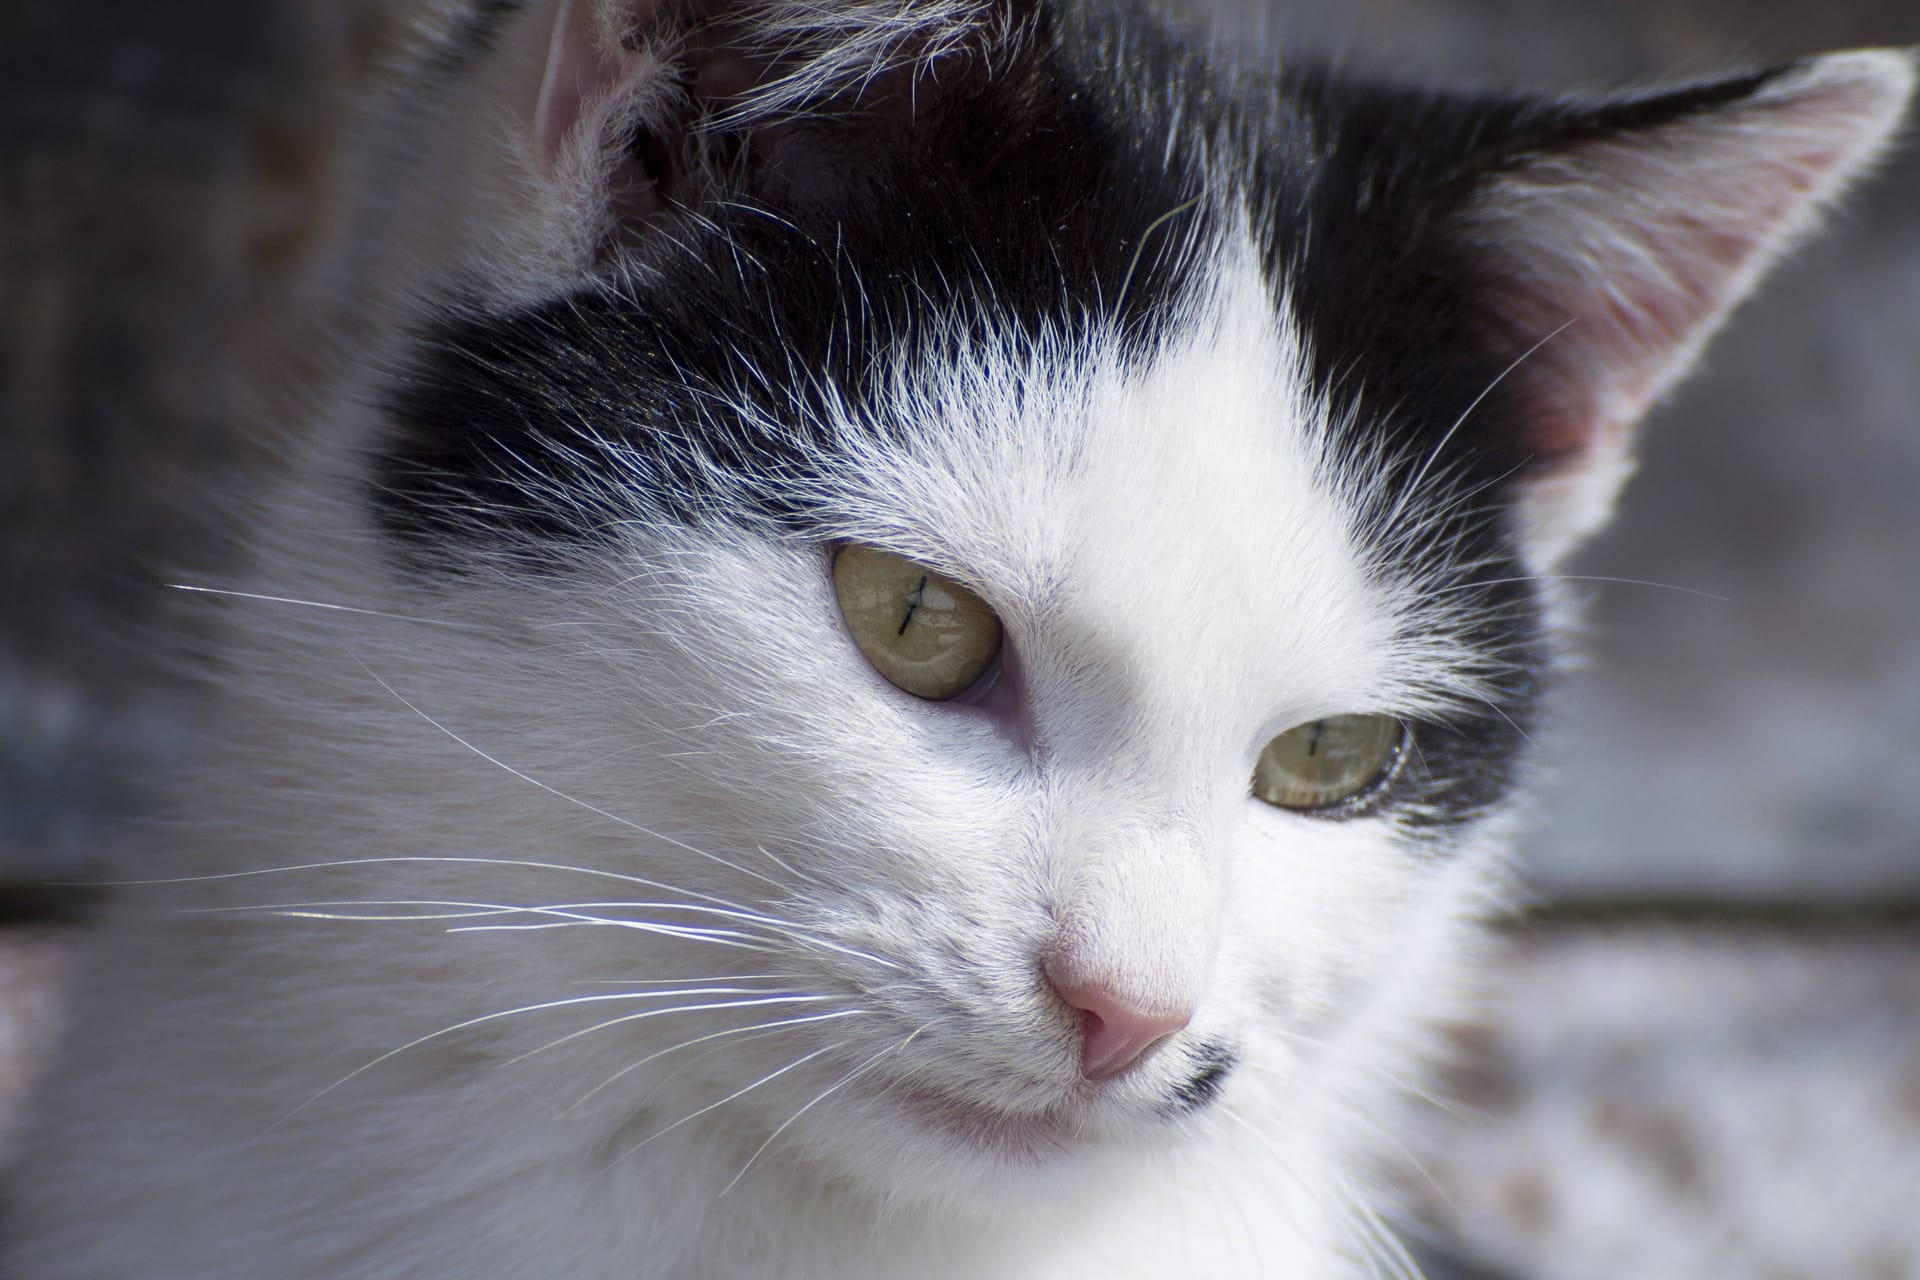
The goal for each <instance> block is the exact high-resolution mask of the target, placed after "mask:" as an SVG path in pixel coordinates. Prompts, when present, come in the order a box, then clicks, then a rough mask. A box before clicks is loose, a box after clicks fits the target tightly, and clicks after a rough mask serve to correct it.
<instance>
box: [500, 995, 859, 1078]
mask: <svg viewBox="0 0 1920 1280" xmlns="http://www.w3.org/2000/svg"><path fill="white" fill-rule="evenodd" d="M647 994H648V995H649V996H658V995H660V994H661V993H660V992H649V993H647ZM716 994H717V993H716ZM751 994H753V995H756V996H764V998H762V999H753V1000H716V1001H712V1002H709V1003H705V1004H682V1005H674V1006H673V1007H671V1008H668V1009H647V1010H644V1011H642V1012H640V1013H629V1014H627V1015H625V1016H623V1017H619V1018H608V1019H606V1020H605V1021H603V1022H596V1023H594V1024H593V1025H592V1026H590V1027H583V1028H582V1029H580V1030H579V1031H573V1032H569V1033H568V1034H566V1035H564V1036H561V1037H560V1038H559V1039H558V1040H549V1041H547V1043H545V1044H543V1045H541V1046H540V1047H539V1048H537V1049H529V1050H527V1051H526V1052H525V1053H522V1054H519V1055H518V1056H516V1057H512V1058H508V1059H507V1060H506V1061H505V1062H503V1063H502V1064H501V1065H502V1066H508V1067H510V1066H512V1065H514V1064H515V1063H517V1062H524V1061H526V1060H527V1059H528V1058H531V1057H534V1056H536V1055H538V1054H542V1053H545V1052H547V1050H549V1049H557V1048H559V1047H560V1046H561V1045H563V1044H572V1043H573V1042H574V1041H575V1040H580V1039H584V1038H585V1037H587V1036H590V1035H593V1034H595V1033H597V1032H601V1031H606V1030H610V1029H611V1028H613V1027H622V1026H626V1025H627V1024H628V1023H631V1022H645V1021H647V1020H648V1019H651V1018H664V1017H667V1016H668V1015H670V1014H675V1013H709V1012H712V1011H713V1010H715V1009H755V1008H761V1007H764V1006H768V1005H786V1004H824V1003H825V1002H827V1001H829V1000H832V999H834V997H833V996H809V995H768V994H767V993H764V992H753V993H751Z"/></svg>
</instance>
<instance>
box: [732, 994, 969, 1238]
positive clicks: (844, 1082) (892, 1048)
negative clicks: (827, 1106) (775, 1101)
mask: <svg viewBox="0 0 1920 1280" xmlns="http://www.w3.org/2000/svg"><path fill="white" fill-rule="evenodd" d="M932 1025H933V1024H932V1023H931V1022H928V1023H924V1024H922V1025H921V1026H920V1027H919V1028H918V1029H917V1030H915V1031H913V1032H912V1033H910V1034H909V1035H908V1036H907V1038H906V1039H904V1040H902V1041H900V1042H899V1043H898V1044H893V1045H889V1046H887V1047H886V1048H884V1049H882V1050H881V1051H880V1052H878V1053H876V1054H874V1055H873V1056H872V1057H870V1058H868V1059H867V1060H866V1061H865V1062H863V1063H861V1064H860V1065H859V1066H857V1067H855V1068H854V1069H853V1070H851V1071H849V1072H847V1074H845V1075H843V1076H841V1077H840V1078H839V1079H838V1080H836V1081H835V1082H834V1083H833V1084H831V1085H829V1086H827V1087H826V1088H825V1089H822V1090H821V1091H820V1092H819V1093H817V1094H815V1095H814V1097H813V1100H812V1101H811V1102H809V1103H807V1105H805V1106H804V1107H801V1108H800V1109H799V1110H798V1111H796V1112H794V1113H793V1114H792V1115H790V1116H788V1117H787V1118H786V1120H785V1121H784V1122H783V1123H782V1124H781V1125H780V1127H779V1128H777V1129H775V1130H774V1131H773V1132H772V1133H770V1134H768V1135H767V1140H766V1141H765V1142H762V1143H761V1144H760V1145H759V1146H758V1147H756V1148H754V1152H753V1154H752V1155H750V1156H748V1157H747V1162H746V1163H745V1164H743V1165H741V1166H740V1172H738V1173H736V1174H734V1175H733V1179H732V1180H731V1181H730V1182H728V1183H727V1185H726V1186H724V1187H722V1188H720V1195H719V1197H718V1198H719V1199H722V1200H724V1199H726V1197H727V1193H728V1192H729V1191H732V1190H733V1189H734V1187H736V1186H738V1185H739V1183H740V1179H742V1178H744V1177H746V1176H747V1170H749V1169H751V1168H753V1166H754V1165H755V1164H756V1163H757V1162H758V1161H759V1159H760V1157H761V1156H762V1155H764V1154H765V1153H766V1150H767V1148H768V1147H770V1146H772V1145H773V1144H774V1142H775V1141H776V1140H777V1139H778V1138H779V1137H780V1135H781V1134H783V1133H785V1132H786V1131H787V1130H788V1129H789V1128H791V1127H792V1126H793V1124H794V1122H795V1121H797V1120H799V1119H800V1117H801V1116H803V1115H805V1114H807V1112H809V1111H811V1110H813V1109H814V1108H815V1107H816V1106H818V1105H819V1104H820V1103H822V1102H825V1101H826V1100H827V1099H828V1098H829V1097H831V1096H832V1095H834V1094H836V1093H838V1092H840V1090H842V1089H844V1088H846V1087H847V1086H848V1085H850V1084H852V1083H853V1082H854V1081H855V1080H858V1079H859V1078H860V1077H861V1076H863V1075H865V1074H866V1073H867V1072H868V1071H869V1070H871V1069H872V1067H873V1064H874V1063H876V1062H878V1061H880V1059H882V1058H884V1057H886V1056H887V1055H888V1054H892V1053H898V1052H899V1051H900V1050H902V1049H904V1048H906V1047H907V1046H908V1045H910V1044H912V1043H913V1042H914V1041H915V1040H916V1039H918V1038H919V1036H920V1032H922V1031H925V1030H926V1029H927V1028H928V1027H930V1026H932Z"/></svg>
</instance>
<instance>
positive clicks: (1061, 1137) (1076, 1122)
mask: <svg viewBox="0 0 1920 1280" xmlns="http://www.w3.org/2000/svg"><path fill="white" fill-rule="evenodd" d="M879 1105H882V1106H886V1107H890V1108H891V1109H892V1110H893V1111H894V1112H896V1113H897V1114H898V1116H899V1117H900V1120H901V1122H902V1123H903V1124H904V1125H906V1126H907V1127H908V1128H909V1129H910V1130H912V1131H913V1132H915V1133H916V1134H918V1135H919V1136H921V1137H922V1138H923V1139H926V1140H931V1141H932V1142H935V1143H939V1144H941V1145H942V1146H945V1147H947V1148H949V1149H951V1150H953V1151H955V1152H958V1153H962V1154H964V1155H966V1156H970V1157H972V1158H974V1159H977V1160H981V1161H984V1162H987V1163H988V1164H991V1165H993V1166H996V1167H1013V1168H1028V1169H1032V1168H1041V1167H1044V1166H1047V1165H1051V1164H1055V1163H1057V1162H1059V1161H1062V1160H1066V1159H1069V1158H1071V1157H1073V1156H1074V1155H1076V1154H1078V1153H1081V1152H1084V1151H1085V1150H1086V1149H1087V1148H1089V1147H1090V1146H1092V1145H1094V1144H1096V1143H1098V1142H1099V1141H1101V1139H1100V1137H1099V1136H1098V1135H1097V1134H1095V1133H1093V1132H1090V1131H1089V1129H1088V1127H1087V1124H1086V1120H1085V1117H1084V1116H1083V1115H1081V1114H1076V1112H1077V1110H1078V1109H1076V1108H1072V1107H1067V1106H1061V1107H1055V1108H1051V1109H1048V1110H1045V1111H1037V1112H1025V1113H1011V1112H1005V1111H999V1110H995V1109H993V1108H991V1107H986V1106H982V1105H980V1104H977V1103H972V1102H966V1101H963V1100H961V1099H958V1098H954V1097H952V1096H950V1095H947V1094H943V1093H940V1092H939V1091H937V1090H933V1089H927V1088H924V1087H911V1086H906V1085H896V1086H894V1087H893V1088H890V1089H888V1090H887V1091H886V1092H885V1094H884V1095H882V1097H881V1099H880V1100H879Z"/></svg>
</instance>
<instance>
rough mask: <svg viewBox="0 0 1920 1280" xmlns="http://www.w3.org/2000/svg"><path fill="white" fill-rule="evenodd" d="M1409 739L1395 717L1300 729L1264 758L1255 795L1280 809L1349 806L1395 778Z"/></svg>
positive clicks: (1335, 720) (1350, 718) (1257, 768)
mask: <svg viewBox="0 0 1920 1280" xmlns="http://www.w3.org/2000/svg"><path fill="white" fill-rule="evenodd" d="M1406 737H1407V731H1406V727H1405V726H1404V725H1403V724H1401V722H1400V721H1398V720H1396V719H1394V718H1393V717H1392V716H1377V715H1347V716H1328V717H1327V718H1326V719H1324V720H1310V721H1308V722H1307V723H1306V724H1302V725H1295V726H1294V727H1293V728H1291V729H1289V730H1287V731H1286V732H1285V733H1283V734H1281V735H1280V736H1279V737H1277V738H1275V739H1274V740H1273V741H1271V742H1269V743H1268V744H1267V745H1266V748H1265V749H1264V750H1262V751H1261V752H1260V760H1259V762H1258V763H1257V764H1255V765H1254V767H1253V794H1254V795H1256V796H1258V797H1259V798H1260V799H1262V800H1264V801H1266V802H1267V803H1268V804H1270V805H1273V806H1275V807H1277V808H1281V809H1296V810H1313V809H1332V808H1336V807H1338V806H1341V805H1346V804H1350V803H1352V802H1353V801H1355V800H1358V799H1360V798H1362V797H1364V796H1366V795H1368V794H1370V793H1371V792H1373V791H1374V790H1375V789H1376V788H1378V787H1379V786H1380V785H1381V784H1383V783H1384V782H1386V780H1387V779H1388V778H1389V777H1390V776H1392V774H1393V771H1394V769H1395V768H1396V767H1397V766H1398V765H1399V763H1400V756H1401V753H1402V751H1403V750H1404V749H1405V744H1406Z"/></svg>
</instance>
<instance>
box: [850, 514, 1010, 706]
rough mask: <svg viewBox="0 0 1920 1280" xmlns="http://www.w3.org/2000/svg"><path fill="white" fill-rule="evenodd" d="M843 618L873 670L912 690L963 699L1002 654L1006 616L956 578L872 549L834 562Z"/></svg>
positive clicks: (938, 699) (935, 697)
mask: <svg viewBox="0 0 1920 1280" xmlns="http://www.w3.org/2000/svg"><path fill="white" fill-rule="evenodd" d="M833 589H834V591H835V592H836V593H837V594H838V595H839V597H840V615H841V617H843V618H845V619H846V623H847V631H848V632H849V633H850V634H851V635H852V636H853V642H854V643H855V644H857V645H859V646H860V652H862V653H864V654H866V655H867V661H869V662H871V663H872V664H873V665H874V669H875V670H877V671H878V672H879V673H880V674H881V675H883V676H885V677H886V678H887V679H889V680H891V681H892V682H893V683H895V684H897V685H899V686H900V687H901V688H902V689H905V690H906V691H907V692H908V693H911V694H913V695H914V696H916V697H920V698H929V699H931V700H933V701H935V702H945V701H946V700H947V699H949V698H957V697H959V696H960V695H961V694H963V693H965V692H966V691H967V690H968V689H970V688H972V687H973V685H974V683H975V682H976V681H978V680H979V679H980V677H981V676H983V675H985V674H986V672H987V668H988V667H990V666H992V665H993V660H994V659H995V658H997V657H999V656H1000V640H1001V631H1000V619H999V618H998V617H996V616H994V612H993V610H991V609H989V608H987V606H986V602H985V601H983V600H981V599H980V597H979V596H976V595H975V594H973V592H971V591H969V590H967V589H966V588H965V587H963V586H961V585H960V584H959V583H957V582H955V581H954V580H953V579H952V578H946V577H942V576H941V575H940V574H937V573H935V572H934V571H933V570H931V569H929V568H927V567H926V566H924V565H918V564H915V563H914V562H913V561H911V560H906V559H902V558H901V557H899V556H896V555H893V554H891V553H890V552H886V551H876V550H874V549H873V548H872V547H862V546H854V545H849V546H844V547H842V548H840V550H839V553H838V554H836V555H835V556H834V558H833Z"/></svg>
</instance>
